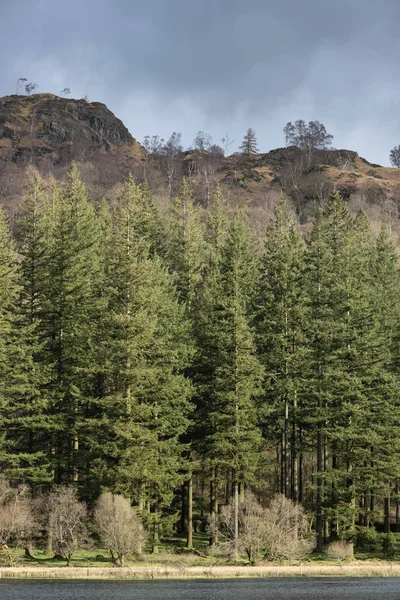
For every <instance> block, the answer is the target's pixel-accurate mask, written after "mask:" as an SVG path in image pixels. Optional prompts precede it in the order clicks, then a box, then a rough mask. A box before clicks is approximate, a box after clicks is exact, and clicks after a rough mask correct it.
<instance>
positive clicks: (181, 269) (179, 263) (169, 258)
mask: <svg viewBox="0 0 400 600" xmlns="http://www.w3.org/2000/svg"><path fill="white" fill-rule="evenodd" d="M204 259H205V244H204V234H203V228H202V225H201V220H200V212H199V209H198V207H197V206H195V204H194V196H193V191H192V189H191V187H190V184H189V182H188V181H187V180H186V179H183V181H182V183H181V186H180V189H179V194H178V196H177V197H176V198H175V200H174V203H173V205H172V208H171V213H170V218H169V230H168V243H167V247H166V264H167V265H168V267H169V270H170V273H171V274H172V276H173V278H174V281H175V285H176V289H177V293H178V300H179V302H180V303H181V304H182V306H183V307H184V310H185V315H186V318H187V320H188V323H189V327H190V330H191V335H192V339H193V357H192V364H191V365H190V366H188V369H187V370H186V375H187V377H189V378H190V379H193V378H194V377H195V371H196V369H197V357H198V346H197V344H196V337H195V321H196V319H197V315H196V309H195V302H196V298H197V295H198V290H199V287H200V285H201V282H202V277H203V271H204ZM191 441H192V436H191V432H188V436H186V437H185V438H184V439H182V442H184V443H186V444H189V445H188V456H190V458H191V459H192V458H193V456H192V451H191V450H192V448H191V446H190V442H191ZM193 466H194V465H193ZM181 493H182V499H183V500H184V499H185V496H187V498H188V502H187V506H185V502H182V523H185V521H186V526H185V529H186V532H187V546H188V547H191V546H192V529H193V527H192V512H193V510H192V473H189V477H188V480H187V483H186V489H185V488H182V491H181ZM185 513H187V514H186V515H185Z"/></svg>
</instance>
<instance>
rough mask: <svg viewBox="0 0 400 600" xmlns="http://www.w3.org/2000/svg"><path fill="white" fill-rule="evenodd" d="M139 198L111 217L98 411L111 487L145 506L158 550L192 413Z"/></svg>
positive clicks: (184, 351) (167, 282)
mask: <svg viewBox="0 0 400 600" xmlns="http://www.w3.org/2000/svg"><path fill="white" fill-rule="evenodd" d="M142 194H143V189H142V188H140V187H139V186H136V184H135V183H134V181H133V180H132V179H130V180H128V182H127V183H126V185H125V188H124V190H123V192H122V194H121V196H120V198H119V201H118V203H117V206H116V207H115V209H114V211H113V231H112V237H111V244H110V261H109V271H108V277H109V289H110V300H109V306H108V313H109V322H108V326H107V331H108V337H106V339H105V343H106V344H107V347H108V359H107V361H106V364H107V372H106V377H105V379H106V391H105V395H104V400H103V405H104V412H105V415H106V416H107V415H108V420H109V421H110V422H111V423H113V429H112V431H113V433H112V435H111V437H110V439H109V443H108V447H109V452H110V454H111V455H112V457H113V459H114V465H115V468H114V472H115V482H114V486H115V488H116V489H117V490H120V491H123V492H124V493H126V494H128V495H129V496H130V497H131V498H132V499H133V500H135V501H137V502H139V504H140V506H142V507H143V506H144V504H145V503H147V502H148V503H149V505H150V508H151V516H149V517H148V518H151V519H152V522H153V526H154V527H153V534H154V536H153V549H154V550H155V551H156V550H157V545H158V540H157V538H158V527H159V518H160V510H161V509H162V508H163V507H166V508H168V506H169V505H170V503H171V500H172V497H173V491H174V488H175V486H176V485H179V483H181V482H182V481H183V480H184V479H185V478H186V477H187V465H186V459H185V456H184V449H185V448H184V446H182V445H181V444H180V438H181V436H182V435H183V434H184V433H185V431H186V429H187V427H188V424H189V415H190V411H191V404H190V395H191V385H190V382H189V381H188V380H187V379H186V377H185V376H184V371H185V369H186V367H187V365H188V360H189V356H190V341H189V336H188V332H189V330H188V324H187V320H186V318H185V309H184V307H183V306H180V305H179V304H178V302H177V300H176V298H175V288H174V286H173V281H172V278H171V276H170V275H169V274H168V273H167V272H166V270H165V267H163V265H162V263H161V262H160V259H159V258H158V257H157V256H152V251H151V245H150V243H149V240H148V239H146V236H145V235H144V232H143V231H141V225H140V224H141V214H140V211H139V210H138V206H140V205H141V203H142V202H143V198H142V197H141V196H142Z"/></svg>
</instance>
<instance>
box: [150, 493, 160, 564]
mask: <svg viewBox="0 0 400 600" xmlns="http://www.w3.org/2000/svg"><path fill="white" fill-rule="evenodd" d="M153 514H154V526H153V544H152V549H151V551H152V553H153V554H158V545H159V543H160V524H159V507H158V500H157V501H156V503H155V505H154V513H153Z"/></svg>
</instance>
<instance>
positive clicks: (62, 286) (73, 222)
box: [43, 163, 100, 481]
mask: <svg viewBox="0 0 400 600" xmlns="http://www.w3.org/2000/svg"><path fill="white" fill-rule="evenodd" d="M46 252H47V256H48V261H49V264H48V269H49V278H48V285H47V290H46V302H45V314H44V316H43V327H44V329H45V334H46V338H45V352H46V355H47V361H48V363H49V364H51V365H52V372H51V382H50V386H49V388H50V390H51V393H52V394H53V401H52V402H53V406H52V414H53V415H54V417H55V418H56V420H57V427H58V428H59V430H58V433H57V436H56V439H54V444H53V448H54V450H53V454H54V460H55V467H56V480H57V481H72V480H74V481H78V476H79V470H82V472H83V471H84V469H85V457H84V455H85V448H84V447H82V446H81V447H80V441H79V434H80V428H81V426H82V419H84V414H85V410H86V407H87V403H88V400H89V398H90V396H91V394H92V387H93V381H92V373H91V372H92V364H93V360H94V353H95V348H94V346H93V342H94V334H95V331H96V319H97V317H98V312H99V305H98V298H97V296H96V290H97V287H98V282H99V277H100V259H99V230H98V224H97V219H96V214H95V211H94V208H93V206H92V205H91V204H89V202H88V199H87V192H86V189H85V186H84V184H83V183H82V181H81V180H80V178H79V173H78V170H77V167H76V165H75V164H74V163H73V164H72V166H71V168H70V170H69V173H68V178H67V185H66V187H65V189H64V190H62V191H61V193H60V197H59V199H58V200H57V199H56V203H55V205H54V211H53V222H52V223H51V236H50V239H49V241H48V249H47V251H46Z"/></svg>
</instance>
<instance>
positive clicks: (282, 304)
mask: <svg viewBox="0 0 400 600" xmlns="http://www.w3.org/2000/svg"><path fill="white" fill-rule="evenodd" d="M304 258H305V244H304V241H303V239H302V237H301V234H300V232H299V229H298V228H297V226H296V224H295V223H294V221H293V216H292V215H291V213H290V211H289V208H288V206H287V203H286V202H285V200H284V199H283V197H281V199H280V201H279V203H278V204H277V206H276V208H275V211H274V213H273V216H272V218H271V221H270V224H269V227H268V230H267V234H266V239H265V245H264V254H263V256H262V260H261V268H260V278H259V285H258V291H257V298H256V320H255V323H256V331H257V346H258V349H259V356H260V360H261V362H262V364H263V366H264V368H265V383H264V394H263V396H264V402H265V407H264V410H263V411H262V412H263V420H264V423H265V424H266V428H267V432H266V433H267V434H268V436H269V437H271V438H272V440H271V441H273V442H274V443H275V444H276V445H277V446H278V447H280V462H281V464H280V491H281V493H284V494H285V495H286V496H287V497H290V498H292V499H294V500H298V499H299V439H298V438H299V427H300V425H301V423H299V422H298V416H299V413H300V412H301V398H302V392H303V387H304V381H303V364H302V362H303V360H304V344H305V340H304V337H305V336H304V331H305V328H306V317H307V307H306V290H305V285H304V279H305V278H304V270H305V260H304ZM300 481H301V478H300ZM300 497H301V490H300Z"/></svg>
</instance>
